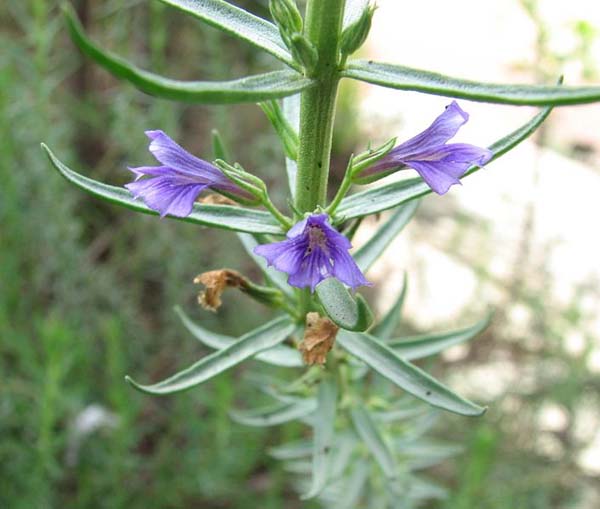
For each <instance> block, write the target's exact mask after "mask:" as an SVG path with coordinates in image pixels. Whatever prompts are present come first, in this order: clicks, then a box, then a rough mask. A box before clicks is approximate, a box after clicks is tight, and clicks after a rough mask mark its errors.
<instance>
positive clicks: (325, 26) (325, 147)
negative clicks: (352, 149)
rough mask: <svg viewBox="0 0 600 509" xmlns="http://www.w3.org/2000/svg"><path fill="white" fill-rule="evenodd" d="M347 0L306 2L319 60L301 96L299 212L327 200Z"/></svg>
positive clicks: (306, 297)
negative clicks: (342, 33)
mask: <svg viewBox="0 0 600 509" xmlns="http://www.w3.org/2000/svg"><path fill="white" fill-rule="evenodd" d="M345 3H346V1H345V0H308V2H307V5H306V15H305V17H304V31H305V35H306V37H307V38H308V39H309V40H310V42H311V43H312V44H314V46H315V48H316V49H317V53H318V55H319V60H318V62H317V65H316V66H315V68H314V70H313V71H312V73H311V77H312V78H314V79H315V80H316V81H317V84H316V85H315V86H313V87H311V88H309V89H307V90H305V91H304V92H302V96H301V100H300V101H301V102H300V133H299V138H300V143H299V146H298V172H297V174H296V202H295V208H296V210H297V211H298V212H299V213H300V214H303V213H305V212H312V211H314V210H315V209H316V208H317V207H318V206H321V207H324V206H325V203H326V200H327V181H328V178H329V163H330V159H331V139H332V135H333V122H334V117H335V101H336V97H337V90H338V82H339V70H338V67H339V53H340V51H339V46H340V38H341V31H342V18H343V15H344V5H345ZM298 219H300V218H298V217H297V218H296V220H298ZM299 302H300V306H301V312H302V314H304V313H305V312H306V311H307V310H308V309H309V307H310V294H309V293H308V291H300V295H299Z"/></svg>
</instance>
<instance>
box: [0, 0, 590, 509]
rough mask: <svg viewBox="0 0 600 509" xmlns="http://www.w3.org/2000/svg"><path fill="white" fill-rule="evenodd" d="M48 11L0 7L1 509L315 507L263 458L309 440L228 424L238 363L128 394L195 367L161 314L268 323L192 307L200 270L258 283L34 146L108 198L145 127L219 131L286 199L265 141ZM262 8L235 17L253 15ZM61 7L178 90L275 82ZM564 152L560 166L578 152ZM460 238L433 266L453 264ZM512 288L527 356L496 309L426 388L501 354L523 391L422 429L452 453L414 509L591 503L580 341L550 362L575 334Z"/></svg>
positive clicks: (85, 9) (204, 237)
mask: <svg viewBox="0 0 600 509" xmlns="http://www.w3.org/2000/svg"><path fill="white" fill-rule="evenodd" d="M58 3H59V2H58V1H56V2H55V1H45V0H26V1H19V0H8V1H5V2H2V4H1V5H0V20H1V21H0V30H1V32H0V48H1V49H0V154H1V155H2V157H1V159H0V161H1V162H0V239H1V250H0V380H1V382H0V508H7V509H21V508H27V509H30V508H54V507H69V508H71V507H73V508H86V509H92V508H111V509H112V508H121V507H123V508H125V507H127V508H144V509H146V508H148V509H152V508H157V509H158V508H203V509H209V508H215V509H217V508H224V509H234V508H254V507H261V508H264V509H268V508H283V507H286V508H293V507H312V505H311V504H310V503H300V502H299V501H297V495H296V494H295V493H294V492H293V489H292V488H291V485H292V483H291V479H290V477H291V475H292V474H288V473H286V472H284V471H283V470H282V468H281V466H280V465H279V464H278V463H277V462H276V461H275V460H273V459H271V458H270V457H269V456H268V454H267V453H266V449H267V448H268V447H269V446H270V445H275V444H278V443H281V442H282V441H284V440H287V439H292V438H295V437H299V436H301V435H302V434H304V433H306V430H305V429H304V428H303V427H302V426H301V425H290V426H286V427H278V428H274V429H270V430H261V429H255V428H245V427H242V426H239V425H236V424H233V423H231V421H230V420H229V418H228V415H227V412H228V409H229V408H230V407H231V406H232V405H233V404H236V403H243V404H249V403H252V402H253V401H254V400H256V399H257V398H259V396H258V395H257V394H256V392H255V391H253V389H252V387H250V386H248V385H247V384H245V383H244V382H243V379H241V372H243V371H244V369H245V368H243V367H242V368H241V369H238V370H236V371H234V372H230V373H227V374H224V375H221V376H220V377H219V378H217V379H216V380H215V381H213V382H211V383H210V384H207V385H206V386H203V387H201V388H199V389H197V390H194V391H190V392H187V393H184V394H179V395H177V396H174V397H167V398H152V397H149V396H145V395H141V394H139V393H137V392H135V391H133V390H132V389H131V388H130V387H129V386H128V385H126V384H125V382H124V380H123V377H124V375H125V374H132V375H135V376H136V377H137V379H139V380H157V379H160V378H161V377H164V376H166V375H167V374H170V373H172V372H174V371H175V370H176V369H177V368H180V367H183V366H185V365H188V364H190V363H191V362H192V361H194V360H195V359H197V358H198V357H200V356H201V355H203V354H204V353H205V351H204V350H203V348H202V347H201V346H200V345H199V344H197V343H196V342H195V340H193V339H192V338H190V337H189V335H188V334H186V332H185V331H184V330H183V327H182V326H181V325H180V324H179V323H178V322H177V319H176V316H175V315H174V313H173V311H172V306H173V305H175V304H179V305H181V306H183V307H184V308H185V309H186V310H188V311H189V312H190V314H191V315H192V316H193V317H195V318H196V319H198V320H202V321H203V323H204V324H206V325H207V326H209V327H212V328H213V329H214V330H217V331H226V332H227V333H228V334H232V335H233V334H241V333H242V332H244V331H246V330H248V329H250V328H251V327H252V326H255V325H257V324H259V323H260V322H262V321H263V320H264V319H265V318H266V317H267V311H265V309H263V308H261V307H260V306H259V305H257V304H254V303H252V302H250V301H247V300H244V299H243V298H241V297H239V296H238V295H236V294H235V293H233V292H232V293H231V295H227V298H226V299H225V305H224V306H223V308H221V310H220V312H219V313H218V315H213V314H210V313H207V312H204V311H202V310H200V309H197V305H196V304H195V293H196V288H194V286H193V285H192V282H191V281H192V279H193V277H194V276H195V275H196V274H197V273H199V272H202V271H205V270H210V269H213V268H219V267H223V266H225V267H231V268H235V269H237V270H240V271H242V272H244V273H245V274H248V275H250V276H251V277H253V278H255V279H258V278H259V277H260V274H259V272H258V270H257V269H256V267H255V266H253V265H252V264H251V263H250V262H249V260H248V259H247V258H245V257H243V256H242V254H241V253H242V251H241V246H239V245H238V244H237V240H236V239H234V238H232V237H231V236H230V235H228V234H226V233H224V232H219V231H210V230H204V229H199V228H197V227H195V226H193V225H188V224H181V223H177V222H174V221H169V220H162V221H161V220H158V219H156V218H154V217H146V216H141V215H136V214H134V213H132V212H130V211H126V210H122V209H118V208H116V207H114V206H111V205H108V204H104V203H102V202H100V201H97V200H95V199H92V198H90V197H88V196H87V195H84V194H82V193H81V192H79V191H78V190H76V189H73V188H71V187H70V186H69V185H68V184H67V183H66V182H64V181H63V180H62V179H61V178H60V177H59V176H58V175H57V174H56V173H55V172H54V171H53V170H52V169H51V168H50V166H49V164H48V162H47V160H46V159H45V157H44V155H43V154H42V152H41V150H40V148H39V143H40V142H41V141H44V142H46V143H47V144H48V145H49V146H50V147H51V148H52V149H53V150H55V151H56V153H57V154H58V155H59V157H60V158H61V159H62V160H63V161H65V162H66V163H68V164H69V165H71V166H72V167H73V168H75V169H78V170H79V169H80V170H82V173H84V174H87V175H90V176H92V177H93V178H96V179H98V180H102V181H106V182H111V183H115V184H123V183H125V182H127V181H129V180H130V174H129V172H127V171H126V169H125V168H126V166H127V165H142V164H145V163H151V161H152V159H151V157H150V155H149V154H148V152H147V140H146V138H145V136H144V134H143V131H144V130H146V129H162V130H164V131H166V132H167V133H169V134H170V135H171V136H172V137H173V138H174V139H176V140H178V141H179V142H180V143H181V144H182V145H183V146H184V147H186V148H187V149H189V150H190V151H191V152H193V153H195V154H198V155H202V154H207V153H208V152H209V150H210V143H209V138H210V136H209V133H210V130H211V129H212V128H215V127H216V128H218V129H219V130H220V131H221V132H222V134H224V137H225V140H226V142H227V144H228V145H229V147H230V148H231V149H232V152H233V153H234V157H235V158H236V160H238V161H239V162H240V163H242V164H243V165H244V166H245V167H246V168H254V169H256V171H257V173H259V174H260V175H261V177H263V178H265V180H267V182H268V183H269V185H270V186H271V189H273V194H274V196H275V199H276V201H278V202H279V203H283V197H284V193H285V188H284V187H283V186H284V184H285V179H284V178H282V153H281V150H280V149H279V147H278V146H277V144H276V142H275V139H274V134H273V133H272V132H271V130H270V128H269V125H268V123H267V121H266V119H265V118H264V117H263V116H262V113H261V112H260V110H259V109H258V108H256V107H255V106H254V105H243V106H232V107H220V106H218V107H210V108H207V107H202V106H195V105H194V106H190V105H180V104H175V103H170V102H166V101H164V100H156V99H153V98H150V97H148V96H145V95H143V94H141V93H139V92H137V91H136V90H134V89H133V88H132V87H131V86H129V85H127V84H123V83H119V82H117V81H116V80H114V79H113V78H112V77H110V76H109V75H107V73H105V72H104V71H102V70H100V69H98V68H97V67H95V66H94V65H93V64H91V63H90V62H88V61H86V60H84V59H83V58H82V57H81V56H80V54H79V53H78V52H77V51H76V50H75V48H74V47H73V46H72V44H71V43H70V41H69V40H68V38H67V37H66V33H65V30H64V27H63V24H62V20H61V17H60V11H59V8H58ZM266 3H267V2H260V1H251V0H248V1H245V2H237V4H238V5H242V6H244V7H246V8H248V9H249V10H251V11H253V12H255V13H256V14H258V15H260V16H263V17H268V10H267V7H266ZM74 5H75V6H76V8H77V11H78V13H79V15H80V17H81V19H82V21H83V22H84V24H85V25H86V27H87V29H88V31H89V32H90V33H91V34H92V36H93V37H94V38H95V39H96V40H97V41H99V42H100V43H101V44H103V45H104V47H107V48H110V49H112V50H114V51H115V52H118V53H119V54H121V55H123V56H125V57H128V58H130V59H131V60H133V61H135V62H136V63H138V64H139V65H140V66H141V67H143V68H148V69H152V70H154V71H155V72H158V73H162V74H165V75H168V76H171V77H174V78H179V79H199V78H202V79H226V78H229V77H234V76H242V75H244V74H248V73H250V72H259V71H262V70H267V69H270V68H272V67H273V65H274V63H273V61H272V60H271V59H270V58H268V57H267V56H264V55H260V54H256V53H255V52H254V50H253V49H252V48H250V47H249V46H246V45H243V44H238V43H237V42H236V41H232V40H231V39H230V38H228V37H225V36H223V35H222V34H220V33H219V32H217V31H215V30H213V29H210V28H207V27H204V26H202V25H201V24H199V23H197V22H195V21H194V20H193V19H190V18H189V17H185V16H183V15H181V14H180V13H178V12H175V11H174V10H173V9H168V8H165V7H164V6H163V5H162V4H160V3H158V2H151V1H149V2H140V1H135V0H134V1H124V0H78V1H76V2H74ZM583 31H584V32H585V27H584V30H583ZM584 36H585V37H596V36H597V34H595V35H594V34H592V36H590V35H589V34H588V32H585V34H584ZM552 72H553V70H552ZM356 94H357V90H356V89H353V88H351V87H350V86H344V89H343V96H342V98H341V102H340V112H339V115H340V117H339V120H338V126H339V128H338V129H337V142H336V154H335V155H334V170H335V171H334V175H333V178H334V182H335V179H336V178H339V172H340V171H342V170H343V166H344V162H345V160H346V158H347V156H348V155H349V154H350V153H351V152H352V150H354V146H355V144H356V143H358V138H359V134H360V129H359V126H358V125H357V121H356V111H355V108H356V101H355V100H354V98H355V97H356ZM575 148H576V147H575ZM575 148H573V151H572V152H573V153H569V155H568V156H569V157H571V156H577V153H575V152H576V150H575ZM584 148H585V147H584ZM586 154H587V152H586ZM429 203H430V202H429V201H427V202H426V204H425V206H424V207H423V208H422V210H421V212H420V214H419V216H418V218H417V227H419V226H420V227H423V228H427V227H429V226H430V224H431V214H432V211H435V210H436V209H435V204H434V203H433V202H431V203H432V204H431V205H429ZM460 219H461V218H459V220H460ZM459 222H461V227H462V228H463V230H459V232H460V231H463V232H464V231H466V229H467V228H475V229H477V228H479V229H480V231H485V229H486V225H485V224H472V221H469V220H468V219H466V218H464V217H463V218H462V221H459ZM457 235H458V236H457V237H455V238H453V239H448V245H447V246H446V250H447V252H448V253H450V254H451V255H452V256H454V255H456V256H458V257H460V256H461V244H460V239H461V237H460V235H459V234H457ZM232 242H233V243H235V245H234V247H233V248H232V244H231V243H232ZM480 261H481V263H482V267H485V263H484V261H483V260H480ZM479 272H480V275H481V276H482V277H483V278H485V277H486V274H485V270H483V268H480V270H479ZM519 277H522V276H519ZM515 278H516V279H515V283H514V285H513V287H511V288H512V291H513V294H512V295H513V297H514V299H515V300H514V301H518V302H519V303H521V304H522V305H523V306H525V307H526V308H527V309H529V310H530V312H532V313H533V314H534V316H535V320H534V323H533V325H532V326H533V327H534V328H535V329H536V333H537V334H539V335H542V336H543V337H544V342H543V344H542V345H541V346H540V345H539V344H536V345H534V346H531V345H528V344H527V343H515V342H514V341H513V339H514V337H515V336H514V334H511V331H510V330H505V329H506V328H503V327H502V326H501V324H503V323H507V321H508V322H509V321H510V317H506V316H504V315H503V313H499V314H497V316H496V320H495V322H494V323H495V324H496V325H495V326H493V327H492V328H491V329H490V330H488V331H487V332H486V334H485V337H484V338H483V339H482V340H480V341H479V342H478V343H475V346H474V347H473V348H471V349H469V350H468V352H467V353H466V354H465V355H462V356H461V357H460V359H459V360H458V362H455V361H452V360H451V359H447V360H445V361H444V362H442V363H440V364H439V365H438V367H437V372H438V373H439V374H440V375H441V376H442V378H448V377H449V375H450V373H452V374H453V376H455V377H457V378H458V379H460V374H461V371H462V370H463V369H464V370H466V369H468V368H469V367H477V365H478V364H479V363H481V362H482V360H484V359H486V358H487V357H488V356H489V355H490V352H491V351H493V352H495V353H496V354H497V353H498V352H504V351H507V352H510V353H511V355H513V356H514V358H516V359H517V360H523V362H524V363H525V362H526V361H532V360H533V363H532V362H527V366H528V369H527V373H525V372H524V373H522V376H523V377H524V378H525V377H526V376H527V377H529V379H531V378H532V379H533V380H534V381H535V383H533V384H531V390H528V391H527V392H526V393H524V394H519V395H518V396H515V395H514V394H510V393H511V390H507V391H505V392H504V393H502V394H495V395H494V400H493V401H489V400H488V401H487V402H488V404H490V405H491V409H490V411H489V413H488V414H487V415H486V417H484V418H482V419H480V420H464V419H459V418H453V417H444V418H443V419H442V420H441V422H440V424H439V426H438V427H437V429H436V431H435V433H436V434H437V435H439V436H441V437H444V438H446V439H452V440H455V441H457V442H458V443H461V444H463V445H464V446H465V448H466V449H465V450H466V452H465V454H463V455H462V456H460V457H459V458H458V459H457V460H455V461H453V462H448V463H446V464H445V465H444V466H443V467H441V468H437V469H436V470H435V471H434V472H432V474H433V475H434V476H436V477H438V478H439V479H442V480H443V481H444V483H445V484H446V485H447V486H448V487H449V488H450V489H451V492H452V495H451V497H450V498H449V500H448V501H446V502H443V503H441V502H436V504H433V505H432V506H431V507H444V508H446V509H467V508H475V507H477V508H478V509H485V508H490V509H491V508H494V509H496V508H497V509H507V508H511V509H512V508H524V509H525V508H527V509H532V508H533V509H535V508H540V509H541V508H548V507H557V508H559V507H560V508H562V507H565V508H566V507H573V508H588V507H589V508H592V507H597V506H595V505H594V504H595V503H596V502H597V501H598V500H599V498H598V497H599V496H600V495H599V493H600V482H599V480H598V478H597V473H594V472H593V471H592V472H590V471H589V470H586V469H585V468H583V467H582V466H581V464H580V462H578V457H579V456H578V455H579V454H580V453H581V451H582V450H584V449H585V447H586V446H588V445H589V443H588V442H589V440H591V438H585V437H593V433H592V435H589V433H588V435H585V434H584V435H581V434H578V433H579V432H578V431H577V430H578V429H579V428H578V427H577V426H579V427H581V426H588V427H589V426H590V425H591V426H595V425H596V424H594V423H597V422H598V421H597V416H598V407H599V401H598V388H599V386H600V379H599V377H598V373H597V372H596V371H593V370H591V369H590V363H589V362H588V360H589V356H590V355H592V353H593V349H594V339H593V338H592V337H591V336H590V337H589V338H587V336H586V338H587V339H585V338H584V339H585V341H586V343H585V348H583V350H582V352H581V353H580V354H579V355H576V356H573V355H567V353H566V352H565V347H564V344H563V342H562V338H563V332H564V330H565V329H567V328H578V327H579V326H580V325H581V323H582V321H583V320H584V319H585V318H586V317H585V316H584V314H583V313H582V312H581V310H580V307H579V302H578V301H573V302H572V303H570V305H569V306H567V307H566V308H565V307H564V306H562V307H560V308H556V307H553V306H552V305H550V304H549V303H548V302H547V301H546V300H545V296H544V291H545V287H544V285H542V284H540V285H538V286H535V285H534V287H533V288H532V287H531V285H527V284H526V283H523V282H522V281H521V280H518V279H517V276H515ZM590 292H591V293H592V294H594V295H597V286H596V285H595V284H594V283H593V282H592V283H591V289H590V288H582V289H581V295H582V296H585V295H588V293H590ZM582 298H583V297H582ZM384 307H385V304H384ZM419 328H420V326H419V324H416V323H411V322H410V317H408V319H407V321H405V322H404V323H403V332H409V333H410V332H415V331H418V329H419ZM401 332H402V331H401ZM517 365H518V363H517ZM531 366H533V368H532V367H531ZM548 366H551V367H554V368H555V369H554V370H549V368H548ZM548 408H550V409H551V411H552V409H554V411H556V408H559V410H560V412H561V415H563V416H564V418H566V419H567V420H568V425H567V426H563V427H561V428H560V429H555V428H552V429H550V430H545V429H543V420H542V421H541V420H540V419H539V416H540V412H541V411H544V409H545V410H547V409H548ZM546 413H547V412H546ZM586 419H587V421H586ZM590 419H591V421H590ZM590 422H591V423H592V424H590ZM582 423H583V424H582ZM581 436H583V437H584V438H583V439H582V438H581ZM540 437H544V440H545V443H546V447H545V448H544V447H541V448H540V447H539V444H538V442H539V438H540ZM557 450H558V451H559V453H556V451H557ZM548 451H549V452H548ZM590 501H591V502H590ZM586 504H587V505H586ZM589 504H592V505H589Z"/></svg>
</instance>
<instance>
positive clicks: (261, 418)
mask: <svg viewBox="0 0 600 509" xmlns="http://www.w3.org/2000/svg"><path fill="white" fill-rule="evenodd" d="M316 409H317V400H316V399H314V398H310V399H303V400H299V401H294V402H292V403H277V404H275V405H271V406H268V407H264V408H259V409H255V410H244V411H243V410H231V411H230V412H229V415H230V417H231V418H232V419H233V420H234V421H235V422H237V423H239V424H244V425H245V426H256V427H264V426H277V425H279V424H284V423H286V422H290V421H294V420H296V419H300V418H302V417H306V416H307V415H309V414H312V413H313V412H314V411H315V410H316Z"/></svg>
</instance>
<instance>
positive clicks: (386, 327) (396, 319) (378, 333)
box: [371, 271, 408, 340]
mask: <svg viewBox="0 0 600 509" xmlns="http://www.w3.org/2000/svg"><path fill="white" fill-rule="evenodd" d="M402 281H403V282H402V291H401V292H400V294H399V295H398V298H397V299H396V300H395V301H394V303H393V304H392V306H391V307H390V309H388V310H387V312H386V314H385V315H383V318H382V319H381V321H380V322H379V323H378V324H376V325H375V326H374V327H373V330H372V331H371V335H373V336H375V337H376V338H379V339H383V340H386V339H389V338H391V337H392V334H394V331H395V330H396V328H397V327H398V324H399V323H400V317H401V316H402V306H403V305H404V299H405V298H406V290H407V289H408V277H407V275H406V271H405V272H404V277H403V278H402Z"/></svg>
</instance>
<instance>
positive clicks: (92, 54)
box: [66, 9, 314, 104]
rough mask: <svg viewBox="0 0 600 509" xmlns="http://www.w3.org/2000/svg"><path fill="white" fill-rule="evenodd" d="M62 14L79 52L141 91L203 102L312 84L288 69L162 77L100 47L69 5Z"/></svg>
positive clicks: (264, 95) (270, 95) (268, 95)
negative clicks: (205, 77)
mask: <svg viewBox="0 0 600 509" xmlns="http://www.w3.org/2000/svg"><path fill="white" fill-rule="evenodd" d="M66 15H67V23H68V27H69V32H70V34H71V38H72V39H73V42H74V43H75V44H76V45H77V46H78V47H79V49H80V50H81V51H82V52H83V53H85V54H86V55H87V56H88V57H89V58H91V59H93V60H94V61H95V62H96V63H97V64H99V65H101V66H102V67H104V69H106V70H107V71H108V72H110V73H111V74H113V75H114V76H116V77H117V78H120V79H124V80H127V81H129V82H130V83H132V84H133V85H134V86H136V87H137V88H139V89H140V90H141V91H142V92H145V93H147V94H150V95H154V96H156V97H162V98H165V99H172V100H176V101H184V102H196V103H203V104H232V103H245V102H259V101H267V100H270V99H277V98H280V97H285V96H288V95H293V94H296V93H298V92H300V91H301V90H304V89H305V88H308V87H310V86H312V85H313V84H314V82H313V81H312V80H310V79H308V78H306V77H304V76H303V75H302V74H300V73H298V72H296V71H293V70H291V69H287V70H281V71H273V72H268V73H264V74H258V75H256V76H248V77H245V78H240V79H235V80H231V81H178V80H174V79H171V78H166V77H163V76H159V75H157V74H153V73H151V72H148V71H145V70H143V69H140V68H138V67H136V66H135V65H133V64H131V63H129V62H127V61H126V60H124V59H123V58H121V57H119V56H117V55H115V54H113V53H111V52H109V51H105V50H103V49H102V48H100V47H99V46H98V45H96V44H95V43H94V42H92V41H91V39H89V38H88V37H87V36H86V34H85V32H84V31H83V27H82V26H81V24H80V23H79V21H78V20H77V18H76V17H75V15H74V14H73V13H72V11H71V9H67V11H66Z"/></svg>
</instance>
